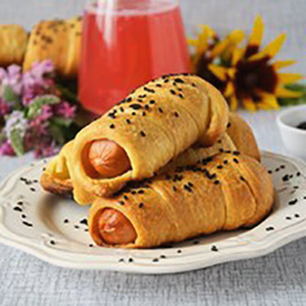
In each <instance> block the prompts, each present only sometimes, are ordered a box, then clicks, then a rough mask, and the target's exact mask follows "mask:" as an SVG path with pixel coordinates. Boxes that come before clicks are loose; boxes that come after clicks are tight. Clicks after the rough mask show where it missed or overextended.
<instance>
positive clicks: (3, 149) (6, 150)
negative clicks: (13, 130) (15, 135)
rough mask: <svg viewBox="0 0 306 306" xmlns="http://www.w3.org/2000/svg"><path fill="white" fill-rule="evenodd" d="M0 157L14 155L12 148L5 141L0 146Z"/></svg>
mask: <svg viewBox="0 0 306 306" xmlns="http://www.w3.org/2000/svg"><path fill="white" fill-rule="evenodd" d="M0 155H9V156H13V155H15V152H14V149H13V148H12V146H11V144H10V143H9V141H8V140H6V141H5V142H3V143H2V144H1V145H0Z"/></svg>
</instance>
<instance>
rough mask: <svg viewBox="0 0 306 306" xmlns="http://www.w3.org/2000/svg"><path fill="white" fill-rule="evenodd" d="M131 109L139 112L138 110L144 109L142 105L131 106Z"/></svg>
mask: <svg viewBox="0 0 306 306" xmlns="http://www.w3.org/2000/svg"><path fill="white" fill-rule="evenodd" d="M130 108H132V109H135V110H137V109H140V108H142V106H141V105H140V104H131V105H130Z"/></svg>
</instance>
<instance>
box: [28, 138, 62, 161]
mask: <svg viewBox="0 0 306 306" xmlns="http://www.w3.org/2000/svg"><path fill="white" fill-rule="evenodd" d="M59 150H60V149H59V147H56V145H55V144H54V142H52V143H51V144H45V145H42V146H40V147H38V148H36V149H35V152H34V154H35V157H36V158H41V157H49V156H53V155H56V154H57V153H58V152H59Z"/></svg>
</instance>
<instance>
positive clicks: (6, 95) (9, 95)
mask: <svg viewBox="0 0 306 306" xmlns="http://www.w3.org/2000/svg"><path fill="white" fill-rule="evenodd" d="M2 98H3V99H4V100H5V101H6V102H8V103H13V104H15V106H20V99H19V96H18V95H17V94H16V93H15V92H14V90H13V89H12V88H11V87H10V86H8V85H6V86H3V92H2Z"/></svg>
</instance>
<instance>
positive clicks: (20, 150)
mask: <svg viewBox="0 0 306 306" xmlns="http://www.w3.org/2000/svg"><path fill="white" fill-rule="evenodd" d="M10 141H11V144H12V147H13V149H14V151H15V153H16V154H17V155H18V156H21V155H23V154H24V146H23V138H22V136H21V131H20V130H17V129H15V130H12V132H11V134H10Z"/></svg>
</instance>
